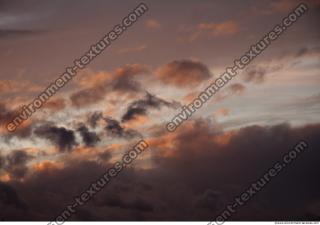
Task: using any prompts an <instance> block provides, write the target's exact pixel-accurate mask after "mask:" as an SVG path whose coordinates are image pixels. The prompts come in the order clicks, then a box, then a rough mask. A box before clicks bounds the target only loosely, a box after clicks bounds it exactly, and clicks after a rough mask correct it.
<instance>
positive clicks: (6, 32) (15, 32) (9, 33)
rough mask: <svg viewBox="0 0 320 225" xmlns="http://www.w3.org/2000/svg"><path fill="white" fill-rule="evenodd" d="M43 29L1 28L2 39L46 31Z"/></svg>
mask: <svg viewBox="0 0 320 225" xmlns="http://www.w3.org/2000/svg"><path fill="white" fill-rule="evenodd" d="M44 32H45V31H43V30H19V29H0V39H2V38H3V39H4V38H21V37H26V36H30V35H34V34H41V33H44Z"/></svg>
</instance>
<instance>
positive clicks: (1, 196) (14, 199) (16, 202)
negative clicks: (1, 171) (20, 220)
mask: <svg viewBox="0 0 320 225" xmlns="http://www.w3.org/2000/svg"><path fill="white" fill-rule="evenodd" d="M0 205H2V206H3V207H1V208H2V210H1V211H2V212H1V213H0V216H1V214H2V213H4V212H3V211H6V209H8V208H9V207H11V206H13V207H15V208H16V209H18V210H20V209H23V210H24V209H26V208H27V206H26V204H25V203H24V202H23V201H22V200H21V199H20V197H19V196H18V194H17V192H16V190H15V189H14V188H13V187H11V186H10V185H8V184H5V183H3V182H0ZM0 219H2V218H0Z"/></svg>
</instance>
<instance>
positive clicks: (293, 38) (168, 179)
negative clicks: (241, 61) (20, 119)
mask: <svg viewBox="0 0 320 225" xmlns="http://www.w3.org/2000/svg"><path fill="white" fill-rule="evenodd" d="M304 2H305V3H306V4H307V5H308V7H309V11H308V12H307V13H306V14H305V15H303V16H302V17H301V18H299V20H298V21H297V22H296V23H295V24H293V25H292V26H291V27H290V28H289V29H288V30H286V31H285V33H283V35H281V37H279V39H278V40H276V41H275V42H273V43H272V44H271V45H270V46H269V47H268V48H267V49H266V50H265V51H264V52H263V53H262V54H261V55H259V56H258V57H257V58H256V59H254V61H253V62H251V63H250V65H249V66H248V67H246V68H245V69H244V70H243V71H242V72H241V74H239V75H237V76H236V77H235V78H234V79H233V80H231V81H230V82H229V83H228V84H227V85H226V86H224V87H223V88H221V90H220V91H219V92H218V93H217V94H216V95H215V96H213V98H212V99H211V100H210V101H209V102H207V103H206V104H205V105H204V106H203V107H202V108H201V109H200V110H198V111H197V112H196V113H195V114H194V115H193V116H192V118H190V119H189V120H188V121H186V122H185V123H184V124H182V125H181V126H180V127H179V128H178V129H177V130H176V131H175V132H172V133H169V132H168V131H166V123H167V122H169V121H170V120H171V119H172V117H174V116H175V115H176V114H177V113H179V112H180V111H181V109H180V108H181V106H183V105H186V104H188V103H189V102H191V101H192V100H193V99H194V98H195V97H196V96H197V95H198V94H199V93H200V92H201V91H203V90H204V89H205V88H206V87H207V86H208V85H209V84H210V82H212V81H213V80H214V79H216V78H217V77H218V76H219V75H221V73H222V72H223V71H224V70H225V68H226V67H228V66H230V65H232V64H233V61H234V60H235V59H238V58H239V57H241V56H242V55H243V54H244V53H245V52H246V51H247V50H248V49H249V48H250V46H251V45H253V44H254V43H256V42H257V41H259V40H260V39H261V38H262V37H263V36H264V35H265V34H266V33H267V32H269V31H270V30H271V29H272V28H273V27H274V26H275V25H277V24H279V23H281V21H282V18H284V17H285V16H287V15H288V13H289V12H290V11H292V10H293V9H294V8H295V7H296V6H297V5H298V4H299V3H300V2H299V1H295V0H275V1H265V0H263V1H254V0H245V1H237V0H229V1H222V0H219V1H218V0H217V1H216V0H211V1H209V0H202V1H189V0H187V1H155V0H145V1H144V3H145V4H146V5H147V6H148V8H149V10H148V12H146V13H145V14H144V15H143V16H141V18H139V20H138V21H136V23H134V24H133V25H132V26H131V27H130V29H128V30H127V31H126V32H125V33H123V35H121V37H119V38H118V39H117V40H115V41H114V42H113V43H112V44H111V45H110V46H109V47H108V48H107V49H106V50H105V51H104V52H103V53H102V54H100V55H99V56H97V57H96V58H95V59H94V61H93V62H91V63H90V64H89V65H88V66H87V67H86V68H85V69H83V70H81V71H79V73H78V74H77V76H76V77H75V78H74V79H73V80H71V81H70V82H69V83H68V84H67V85H66V86H65V87H64V88H62V89H61V90H60V91H59V92H58V93H57V94H56V95H55V96H54V97H52V99H50V101H48V102H47V103H46V104H45V105H44V106H43V107H42V108H41V109H39V110H38V111H37V112H36V113H35V114H34V115H32V117H31V118H30V119H28V120H26V121H25V122H24V123H23V124H22V125H21V126H20V127H19V128H18V129H17V130H16V131H15V132H8V131H7V130H6V128H5V126H6V124H7V123H8V122H9V121H10V119H12V118H13V116H14V115H16V114H17V113H18V112H19V110H20V109H21V107H22V106H23V105H26V104H28V103H30V102H31V101H32V100H33V99H34V98H35V97H37V96H38V95H39V93H40V92H41V91H43V90H44V89H45V87H46V86H48V84H50V83H51V82H53V81H54V80H55V79H57V78H58V77H59V76H60V75H61V74H62V73H63V72H64V70H65V68H66V67H67V66H69V65H72V63H73V61H74V60H75V59H78V58H80V57H81V56H82V55H83V54H84V53H85V52H86V51H87V49H88V48H89V47H90V46H91V45H92V44H94V43H95V42H97V41H98V40H99V39H101V38H102V36H103V35H104V34H106V33H107V32H108V31H110V30H111V29H113V27H114V26H115V25H116V24H119V23H121V20H122V18H123V17H125V16H126V15H128V13H130V12H131V11H132V10H133V9H134V8H135V7H136V6H137V5H138V4H139V3H140V2H137V1H102V0H91V1H89V0H80V1H71V0H65V1H62V0H57V1H49V0H29V1H25V0H22V1H17V0H0V65H1V70H0V134H1V135H0V220H2V219H3V220H29V221H30V220H51V219H53V218H54V217H55V216H57V215H58V214H59V212H60V211H61V210H62V209H63V208H64V206H65V205H66V204H68V203H69V202H70V201H71V199H72V198H73V197H74V196H77V195H79V193H80V192H81V191H83V190H84V189H85V188H86V187H87V186H88V184H89V183H90V182H91V181H92V180H94V179H96V178H97V177H98V176H99V175H101V174H102V173H103V171H105V170H106V169H107V168H108V167H110V165H112V163H114V162H116V161H117V160H120V159H121V157H122V155H123V154H124V153H125V152H127V151H128V150H129V149H130V148H131V147H132V146H133V145H134V144H135V143H136V142H137V141H138V140H141V139H144V140H145V141H146V142H148V143H149V145H150V148H149V149H148V150H146V151H145V152H144V153H143V154H141V155H139V157H138V158H137V159H136V160H135V161H134V163H133V164H132V165H131V166H130V167H128V168H126V170H125V171H123V172H122V173H121V174H120V175H119V176H118V177H116V178H115V179H114V180H113V181H112V182H111V183H110V184H109V185H108V186H107V187H106V188H105V189H104V190H103V191H102V192H101V193H99V194H98V195H97V196H95V197H94V199H93V200H91V201H90V202H89V203H88V204H86V205H85V206H83V207H81V208H79V209H78V211H77V213H76V214H75V215H73V217H72V218H71V220H189V221H191V220H192V221H194V220H205V221H209V220H212V219H214V218H215V216H216V215H217V214H218V213H219V212H221V211H222V210H223V208H224V206H225V205H227V204H228V203H229V202H230V201H232V198H233V197H234V196H236V195H239V194H240V193H241V192H242V191H243V190H244V189H245V188H246V187H247V186H248V185H249V184H250V183H251V182H253V181H255V180H257V179H258V178H259V176H261V175H262V174H263V172H264V171H265V170H266V169H268V168H269V167H271V166H272V165H273V164H274V162H276V161H277V160H281V156H282V155H283V154H284V153H285V152H287V151H289V150H290V149H291V148H292V147H293V146H294V145H295V144H296V143H297V142H298V141H299V140H301V139H303V140H306V141H307V142H308V143H309V149H308V152H306V153H304V155H302V156H301V158H299V159H297V161H296V162H294V164H292V165H291V166H290V167H288V168H286V170H285V171H284V172H283V173H282V174H281V175H279V176H278V177H276V178H274V180H273V181H271V182H270V184H268V186H267V187H266V188H265V189H264V190H262V191H261V192H260V193H259V194H258V195H257V196H256V197H255V198H254V199H252V200H251V201H250V203H248V204H247V205H245V206H243V207H242V208H241V209H239V211H238V212H237V213H236V214H235V215H234V216H233V217H232V218H231V220H283V219H284V220H289V219H290V220H319V219H320V213H319V212H320V192H319V190H320V183H319V175H320V164H319V161H318V160H319V157H320V152H319V151H320V117H319V113H320V89H319V86H320V61H319V59H320V30H319V27H320V1H318V0H306V1H304Z"/></svg>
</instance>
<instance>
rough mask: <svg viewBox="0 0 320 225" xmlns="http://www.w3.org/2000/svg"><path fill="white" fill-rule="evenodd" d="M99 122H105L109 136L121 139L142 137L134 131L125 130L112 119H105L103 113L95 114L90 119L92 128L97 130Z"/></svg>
mask: <svg viewBox="0 0 320 225" xmlns="http://www.w3.org/2000/svg"><path fill="white" fill-rule="evenodd" d="M99 121H104V122H105V124H104V129H105V131H106V132H107V134H108V135H109V136H113V137H119V138H128V139H130V138H134V137H141V134H140V133H139V132H137V131H135V130H132V129H125V128H124V127H123V126H122V125H121V123H120V122H119V121H117V120H115V119H113V118H111V117H104V116H103V115H102V112H97V111H96V112H93V113H92V114H91V115H89V117H88V123H89V125H90V126H91V127H93V128H95V127H96V126H97V124H98V122H99Z"/></svg>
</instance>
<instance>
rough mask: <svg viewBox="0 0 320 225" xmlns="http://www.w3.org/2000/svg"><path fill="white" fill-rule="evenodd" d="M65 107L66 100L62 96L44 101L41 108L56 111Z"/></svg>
mask: <svg viewBox="0 0 320 225" xmlns="http://www.w3.org/2000/svg"><path fill="white" fill-rule="evenodd" d="M65 107H66V100H65V99H64V98H54V99H50V101H48V102H46V104H44V105H43V108H46V109H49V110H51V111H52V112H58V111H60V110H63V109H64V108H65Z"/></svg>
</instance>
